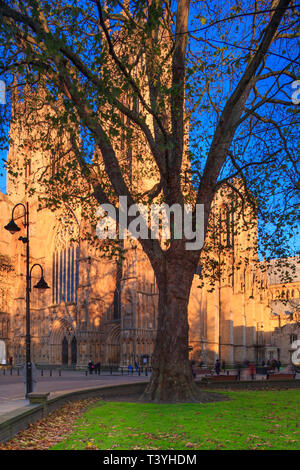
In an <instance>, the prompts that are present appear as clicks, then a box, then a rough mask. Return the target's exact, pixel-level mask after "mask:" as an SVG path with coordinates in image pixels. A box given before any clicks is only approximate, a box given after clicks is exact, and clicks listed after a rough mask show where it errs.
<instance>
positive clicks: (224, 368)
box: [222, 361, 226, 372]
mask: <svg viewBox="0 0 300 470" xmlns="http://www.w3.org/2000/svg"><path fill="white" fill-rule="evenodd" d="M222 370H223V372H225V370H226V362H225V361H222Z"/></svg>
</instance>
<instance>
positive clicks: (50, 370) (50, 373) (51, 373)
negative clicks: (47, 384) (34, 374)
mask: <svg viewBox="0 0 300 470" xmlns="http://www.w3.org/2000/svg"><path fill="white" fill-rule="evenodd" d="M50 377H52V369H50Z"/></svg>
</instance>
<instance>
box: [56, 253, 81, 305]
mask: <svg viewBox="0 0 300 470" xmlns="http://www.w3.org/2000/svg"><path fill="white" fill-rule="evenodd" d="M78 260H79V247H78V246H74V245H70V246H69V247H66V248H64V249H62V250H59V251H56V252H55V253H53V268H52V285H53V291H52V294H53V298H52V302H53V304H60V303H61V302H63V301H64V302H67V303H72V302H76V301H77V287H78V278H79V269H78Z"/></svg>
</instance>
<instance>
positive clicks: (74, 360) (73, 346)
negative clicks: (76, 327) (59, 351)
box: [71, 336, 77, 366]
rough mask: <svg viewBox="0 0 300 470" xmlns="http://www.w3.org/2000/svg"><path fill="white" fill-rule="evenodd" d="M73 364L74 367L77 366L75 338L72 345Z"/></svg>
mask: <svg viewBox="0 0 300 470" xmlns="http://www.w3.org/2000/svg"><path fill="white" fill-rule="evenodd" d="M71 363H72V365H73V366H75V365H76V364H77V339H76V338H75V336H74V337H73V339H72V343H71Z"/></svg>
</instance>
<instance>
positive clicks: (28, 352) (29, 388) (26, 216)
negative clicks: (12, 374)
mask: <svg viewBox="0 0 300 470" xmlns="http://www.w3.org/2000/svg"><path fill="white" fill-rule="evenodd" d="M19 206H22V207H23V209H24V222H23V225H24V227H26V237H19V240H20V241H22V242H23V243H24V244H26V337H25V338H26V339H25V342H26V398H27V397H28V394H29V393H31V392H32V367H31V349H30V343H31V338H30V292H31V272H32V269H33V268H34V267H35V266H39V267H40V269H41V273H42V274H41V279H40V280H39V282H38V283H37V284H36V285H35V286H34V288H37V289H40V290H45V289H49V286H48V284H47V283H46V281H45V279H44V272H43V268H42V266H41V265H40V264H38V263H35V264H34V265H33V266H32V267H31V269H30V266H29V207H28V202H27V203H26V206H25V205H24V204H23V203H19V204H16V205H15V206H14V208H13V210H12V217H11V221H10V222H9V223H8V224H7V225H6V226H5V227H4V228H5V229H6V230H8V231H9V232H10V233H11V234H12V235H14V234H15V233H17V232H19V231H20V230H21V229H20V227H18V225H17V224H16V223H15V221H14V212H15V209H16V208H17V207H19Z"/></svg>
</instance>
